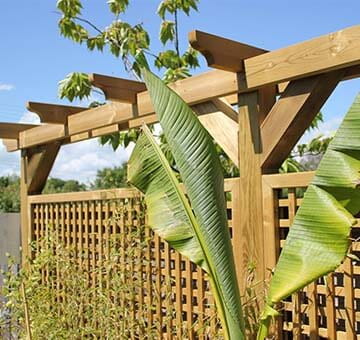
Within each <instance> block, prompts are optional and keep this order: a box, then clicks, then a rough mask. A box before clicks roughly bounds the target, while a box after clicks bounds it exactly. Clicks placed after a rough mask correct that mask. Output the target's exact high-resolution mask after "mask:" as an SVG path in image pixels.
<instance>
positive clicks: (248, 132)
mask: <svg viewBox="0 0 360 340" xmlns="http://www.w3.org/2000/svg"><path fill="white" fill-rule="evenodd" d="M189 41H190V44H191V45H192V46H193V47H194V48H195V49H196V50H198V51H200V52H201V53H202V54H203V55H204V56H205V58H206V60H207V63H208V65H209V66H210V67H211V68H214V70H211V71H209V72H205V73H202V74H200V75H196V76H193V77H191V78H188V79H184V80H180V81H177V82H175V83H173V84H171V85H170V86H171V87H172V88H173V89H174V90H175V91H176V92H177V93H178V94H179V95H180V96H181V97H182V98H183V99H184V100H185V101H186V102H187V103H188V104H189V105H191V106H192V107H193V109H194V111H195V112H196V113H197V114H198V115H199V118H200V120H201V122H202V123H203V124H204V126H205V127H206V128H207V129H208V131H209V132H210V134H211V135H212V136H213V138H214V139H215V141H216V142H217V143H218V144H219V145H220V146H221V147H222V148H223V150H224V151H225V152H226V153H227V154H228V156H229V157H230V158H231V159H232V160H233V161H234V163H235V164H236V165H238V166H239V169H240V174H241V175H240V176H241V178H240V188H239V193H240V195H239V199H238V201H236V202H234V203H233V204H238V205H239V209H238V210H239V216H241V218H240V217H239V218H240V225H241V233H240V234H237V235H236V239H234V240H233V241H234V242H235V243H236V244H237V245H238V246H237V247H235V257H236V258H237V259H241V261H240V260H238V263H237V269H238V270H239V273H240V271H243V270H244V268H246V266H247V264H248V262H249V261H254V262H255V263H256V271H257V275H258V278H259V279H261V278H264V275H265V272H266V270H265V267H266V266H267V265H266V263H269V261H270V260H269V258H268V257H269V256H271V257H273V254H275V251H273V249H270V250H269V247H270V248H271V247H272V245H270V244H268V243H267V242H268V240H265V239H264V233H263V231H264V228H266V221H267V220H268V219H271V218H272V214H273V212H272V211H268V210H266V209H265V208H263V202H264V201H265V200H271V199H272V197H271V194H269V197H263V196H264V195H263V192H264V191H263V188H262V187H263V185H266V183H264V179H263V175H264V174H269V173H277V172H278V169H279V167H280V166H281V164H282V163H283V161H284V160H285V159H286V158H287V157H288V155H289V153H290V152H291V150H292V149H293V147H294V146H295V144H296V143H297V141H298V140H299V138H300V137H301V136H302V135H303V133H304V132H305V130H306V129H307V128H308V127H309V125H310V123H311V122H312V121H313V119H314V117H315V116H316V114H317V113H318V112H319V110H320V108H321V107H322V105H323V104H324V103H325V101H326V100H327V98H328V97H329V96H330V95H331V93H332V92H333V90H334V89H335V88H336V86H337V84H338V83H339V82H341V81H344V80H348V79H352V78H356V77H358V76H359V75H360V26H354V27H350V28H346V29H343V30H341V31H338V32H335V33H331V34H327V35H324V36H321V37H318V38H315V39H312V40H309V41H305V42H301V43H298V44H295V45H292V46H289V47H285V48H281V49H278V50H275V51H270V52H269V51H266V50H263V49H261V48H257V47H253V46H250V45H246V44H243V43H240V42H236V41H232V40H228V39H225V38H222V37H218V36H215V35H211V34H207V33H204V32H200V31H193V32H191V33H190V34H189ZM90 79H91V82H92V84H93V85H94V86H96V87H98V88H100V89H101V90H103V92H104V94H105V96H106V99H107V100H108V102H107V104H105V105H103V106H100V107H96V108H84V107H74V106H64V105H54V104H46V103H36V102H29V103H28V105H27V108H28V110H30V111H32V112H35V113H37V114H38V115H39V117H40V120H41V122H42V124H41V125H36V126H34V125H26V124H9V123H0V138H3V139H4V144H5V146H6V148H7V150H8V151H16V150H21V207H22V214H21V221H22V244H23V249H24V255H26V251H25V250H26V249H27V244H28V241H29V239H30V236H29V232H28V230H29V229H28V224H29V216H28V212H27V209H26V207H27V204H28V198H29V195H35V194H39V193H41V191H42V189H43V188H44V185H45V183H46V179H47V177H48V175H49V173H50V170H51V168H52V166H53V164H54V161H55V159H56V156H57V154H58V152H59V150H60V147H61V146H62V145H65V144H70V143H75V142H79V141H82V140H86V139H89V138H94V137H98V136H102V135H106V134H109V133H113V132H117V131H122V130H126V129H129V128H134V127H138V126H140V125H141V124H142V123H148V124H151V123H155V122H157V117H156V115H155V113H154V109H153V107H152V104H151V100H150V97H149V94H148V92H147V91H146V88H145V85H144V84H143V83H141V82H138V81H133V80H127V79H121V78H114V77H109V76H104V75H99V74H91V75H90ZM234 104H237V106H238V110H236V109H234V107H235V106H234ZM269 254H270V255H269ZM275 260H276V259H275V258H274V259H273V260H271V261H273V262H274V261H275Z"/></svg>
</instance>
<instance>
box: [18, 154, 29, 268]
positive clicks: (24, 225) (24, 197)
mask: <svg viewBox="0 0 360 340" xmlns="http://www.w3.org/2000/svg"><path fill="white" fill-rule="evenodd" d="M27 164H28V155H27V150H21V165H20V166H21V171H20V174H21V178H20V218H21V219H20V221H21V254H22V256H21V258H22V263H25V261H26V258H27V257H28V256H29V255H30V254H29V243H30V233H29V232H30V230H29V206H28V184H27V182H28V180H27V173H28V172H27Z"/></svg>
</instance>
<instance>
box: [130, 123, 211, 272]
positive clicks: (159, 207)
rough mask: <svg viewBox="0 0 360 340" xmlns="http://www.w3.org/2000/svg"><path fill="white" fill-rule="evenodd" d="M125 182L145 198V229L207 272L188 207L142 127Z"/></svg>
mask: <svg viewBox="0 0 360 340" xmlns="http://www.w3.org/2000/svg"><path fill="white" fill-rule="evenodd" d="M128 180H129V182H130V183H131V184H133V185H134V186H135V187H137V188H138V189H139V190H140V191H142V192H143V193H144V194H145V203H146V206H147V216H148V221H147V222H148V224H149V226H150V227H151V228H152V229H153V230H154V231H155V232H156V233H157V234H158V235H159V236H160V237H162V238H163V239H164V240H166V241H168V242H169V244H170V245H171V246H172V247H173V248H174V249H176V250H177V251H179V252H180V253H181V254H183V255H185V256H187V257H188V258H189V259H190V260H191V261H192V262H194V263H196V264H197V265H199V266H201V267H202V268H203V269H204V270H206V271H208V268H207V264H206V263H207V262H206V260H205V257H204V252H203V251H202V249H201V246H200V244H199V241H198V238H197V237H196V232H197V230H198V229H199V227H198V225H197V221H196V219H195V216H194V214H193V212H192V210H191V208H190V205H189V203H188V201H187V199H186V197H185V195H184V193H183V190H181V188H180V185H179V182H178V180H177V178H176V177H175V175H174V173H173V170H172V169H171V168H170V166H169V164H168V162H167V160H166V158H165V156H164V154H163V153H162V151H161V149H160V147H159V145H158V144H157V143H156V141H155V140H154V137H153V136H152V134H151V132H150V131H149V129H148V128H147V127H146V126H143V132H142V133H141V134H140V136H139V138H138V140H137V142H136V146H135V148H134V150H133V152H132V155H131V157H130V160H129V162H128Z"/></svg>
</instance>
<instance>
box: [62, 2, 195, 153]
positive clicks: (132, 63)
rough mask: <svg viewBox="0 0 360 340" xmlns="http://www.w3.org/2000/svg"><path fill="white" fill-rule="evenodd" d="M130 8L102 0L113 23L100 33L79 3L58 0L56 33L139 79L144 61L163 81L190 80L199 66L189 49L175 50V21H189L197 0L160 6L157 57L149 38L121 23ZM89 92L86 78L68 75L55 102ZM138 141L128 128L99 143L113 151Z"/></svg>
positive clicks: (137, 26) (135, 132)
mask: <svg viewBox="0 0 360 340" xmlns="http://www.w3.org/2000/svg"><path fill="white" fill-rule="evenodd" d="M129 3H130V2H129V0H109V1H107V4H108V10H109V11H110V13H111V14H112V15H113V20H112V22H110V23H109V24H108V25H107V26H106V27H105V28H100V27H99V26H98V25H97V24H95V23H94V22H92V21H90V20H88V18H84V17H83V16H82V9H83V3H82V1H80V0H58V1H57V8H58V9H59V11H60V14H61V18H60V20H59V23H58V24H59V29H60V33H61V35H63V36H64V37H66V38H68V39H71V40H73V41H74V42H76V43H79V44H86V46H87V48H88V50H89V51H93V50H98V51H104V50H105V49H107V50H108V52H110V53H111V54H112V55H114V56H115V57H117V58H119V59H120V60H121V61H122V63H123V64H124V66H125V69H126V70H127V71H128V72H132V73H133V74H134V75H135V76H136V77H138V76H139V69H140V67H148V66H149V64H148V62H147V58H146V57H149V58H152V59H153V64H154V66H155V67H156V68H157V69H158V70H159V71H162V72H163V79H164V80H165V81H166V82H171V81H175V80H178V79H183V78H186V77H189V76H190V70H191V69H193V68H196V67H198V66H199V62H198V58H197V52H196V51H195V50H194V49H192V48H191V47H190V46H189V48H188V49H187V50H186V51H181V50H180V44H179V35H178V28H179V16H180V15H187V16H189V15H190V13H191V11H193V10H195V11H196V10H197V5H198V3H199V0H163V1H160V3H159V6H158V9H157V15H158V16H159V17H160V19H161V24H160V30H159V39H160V41H161V42H162V44H163V46H164V50H162V51H159V52H158V53H155V52H153V51H152V50H151V38H150V36H149V34H148V32H147V31H146V29H145V27H144V25H143V24H139V23H137V24H135V25H132V24H131V23H129V22H126V21H124V20H123V19H122V17H123V14H124V13H125V12H126V10H127V8H128V6H129ZM104 5H105V2H104ZM94 90H95V89H94V88H93V87H92V85H91V83H90V81H89V78H88V75H87V74H86V73H78V72H74V73H71V74H69V75H68V76H67V77H66V78H65V79H64V80H62V81H61V82H60V84H59V96H60V98H67V99H69V100H70V101H73V100H74V99H76V98H78V99H83V98H86V97H89V96H90V94H91V92H92V91H94ZM100 104H101V103H100ZM137 138H138V129H133V130H129V131H126V132H120V133H113V134H110V135H107V136H103V137H101V138H100V143H101V144H110V145H112V147H113V148H114V150H116V149H117V148H118V147H119V146H124V147H126V146H127V145H128V144H129V143H130V142H135V141H136V140H137Z"/></svg>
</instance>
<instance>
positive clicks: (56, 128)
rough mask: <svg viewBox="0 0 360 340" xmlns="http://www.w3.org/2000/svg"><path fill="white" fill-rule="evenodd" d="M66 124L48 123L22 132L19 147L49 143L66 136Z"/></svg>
mask: <svg viewBox="0 0 360 340" xmlns="http://www.w3.org/2000/svg"><path fill="white" fill-rule="evenodd" d="M66 136H67V133H66V125H64V124H46V125H39V126H37V127H34V128H32V129H29V130H26V131H23V132H20V138H19V147H20V148H21V149H25V148H29V147H31V146H36V145H42V144H48V143H49V142H54V141H57V140H61V139H64V138H66Z"/></svg>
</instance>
